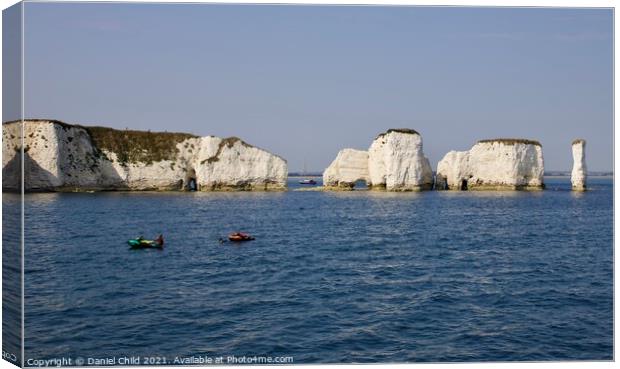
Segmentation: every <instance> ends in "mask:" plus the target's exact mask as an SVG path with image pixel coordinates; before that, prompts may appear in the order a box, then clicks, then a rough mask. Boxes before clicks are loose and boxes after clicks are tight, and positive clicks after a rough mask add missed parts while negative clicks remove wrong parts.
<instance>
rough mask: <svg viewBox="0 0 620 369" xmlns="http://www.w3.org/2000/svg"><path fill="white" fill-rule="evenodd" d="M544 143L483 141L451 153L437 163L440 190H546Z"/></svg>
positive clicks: (437, 179)
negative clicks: (467, 149)
mask: <svg viewBox="0 0 620 369" xmlns="http://www.w3.org/2000/svg"><path fill="white" fill-rule="evenodd" d="M543 175H544V160H543V154H542V146H541V145H540V143H538V142H536V141H531V140H522V139H493V140H483V141H479V142H478V143H477V144H476V145H474V146H473V147H472V148H471V149H470V150H469V151H451V152H449V153H447V154H446V155H445V156H444V158H443V159H442V160H441V161H440V162H439V163H438V164H437V174H436V182H435V188H436V189H438V190H446V189H450V190H503V189H514V190H533V189H542V188H544V180H543Z"/></svg>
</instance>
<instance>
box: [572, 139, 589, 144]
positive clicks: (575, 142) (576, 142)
mask: <svg viewBox="0 0 620 369" xmlns="http://www.w3.org/2000/svg"><path fill="white" fill-rule="evenodd" d="M582 142H586V140H584V139H583V138H577V139H575V140H574V141H573V145H575V144H579V143H582Z"/></svg>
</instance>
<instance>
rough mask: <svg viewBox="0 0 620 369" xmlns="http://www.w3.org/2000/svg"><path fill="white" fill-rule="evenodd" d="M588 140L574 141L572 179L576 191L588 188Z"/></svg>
mask: <svg viewBox="0 0 620 369" xmlns="http://www.w3.org/2000/svg"><path fill="white" fill-rule="evenodd" d="M586 171H587V169H586V141H585V140H582V139H577V140H575V141H573V171H572V172H571V177H570V181H571V184H572V186H573V190H575V191H584V190H585V189H586V178H587V174H586Z"/></svg>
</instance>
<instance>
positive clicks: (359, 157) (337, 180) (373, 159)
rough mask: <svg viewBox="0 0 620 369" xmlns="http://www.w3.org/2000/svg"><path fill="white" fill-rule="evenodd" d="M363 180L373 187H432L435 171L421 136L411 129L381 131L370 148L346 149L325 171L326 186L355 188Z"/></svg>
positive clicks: (387, 188) (416, 189) (421, 188)
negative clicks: (426, 154)
mask: <svg viewBox="0 0 620 369" xmlns="http://www.w3.org/2000/svg"><path fill="white" fill-rule="evenodd" d="M357 180H364V181H366V183H367V185H368V186H369V188H371V189H385V190H388V191H419V190H430V189H431V188H432V186H433V172H432V170H431V166H430V163H429V161H428V159H427V158H426V157H425V156H424V153H423V150H422V137H421V136H420V134H419V133H417V132H416V131H414V130H411V129H391V130H389V131H387V132H385V133H382V134H380V135H379V136H378V137H377V138H376V139H375V140H374V141H373V142H372V144H371V145H370V148H369V149H368V151H361V150H353V149H344V150H341V151H340V152H339V153H338V156H337V157H336V159H335V160H334V161H333V162H332V164H331V165H330V166H329V167H328V168H327V169H326V170H325V172H324V173H323V183H324V184H325V186H326V188H339V189H352V188H353V186H354V184H355V181H357Z"/></svg>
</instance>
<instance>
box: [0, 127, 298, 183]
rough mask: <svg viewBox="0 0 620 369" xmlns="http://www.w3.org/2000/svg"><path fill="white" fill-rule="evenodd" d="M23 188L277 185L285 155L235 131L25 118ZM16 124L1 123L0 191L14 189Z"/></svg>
mask: <svg viewBox="0 0 620 369" xmlns="http://www.w3.org/2000/svg"><path fill="white" fill-rule="evenodd" d="M23 124H24V148H23V149H24V175H25V177H24V186H25V190H26V191H75V190H78V191H80V190H137V191H140V190H164V191H172V190H188V189H196V190H199V191H216V190H282V189H285V188H286V179H287V175H288V170H287V164H286V161H285V160H284V159H282V158H280V157H279V156H276V155H274V154H271V153H269V152H267V151H265V150H262V149H259V148H257V147H254V146H252V145H249V144H248V143H246V142H244V141H243V140H241V139H239V138H237V137H230V138H219V137H214V136H207V137H198V136H194V135H191V134H186V133H169V132H145V131H131V130H116V129H112V128H107V127H84V126H80V125H71V124H67V123H64V122H60V121H56V120H43V119H33V120H25V121H23ZM20 130H21V123H20V122H19V121H17V122H7V123H4V124H3V126H2V152H3V162H2V175H3V183H2V188H3V190H9V191H10V190H19V187H20V179H19V178H20V167H21V158H20V152H21V139H20Z"/></svg>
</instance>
